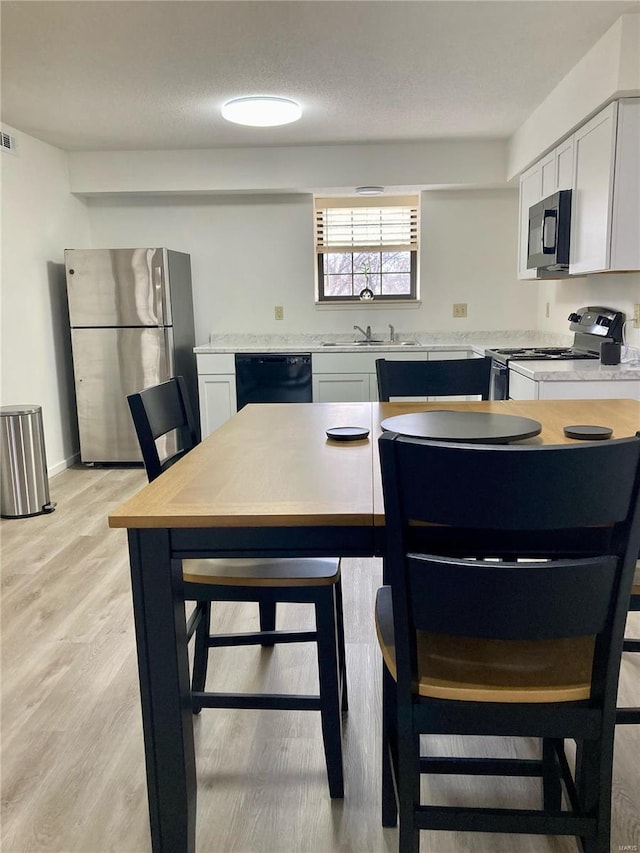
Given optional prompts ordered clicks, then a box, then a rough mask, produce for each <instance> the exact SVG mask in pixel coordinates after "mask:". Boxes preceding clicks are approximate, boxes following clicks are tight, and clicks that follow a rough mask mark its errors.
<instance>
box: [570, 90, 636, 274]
mask: <svg viewBox="0 0 640 853" xmlns="http://www.w3.org/2000/svg"><path fill="white" fill-rule="evenodd" d="M574 140H575V141H574V146H575V147H574V151H575V164H574V178H573V198H572V207H571V250H570V263H569V272H570V273H571V274H574V275H575V274H584V273H593V272H604V271H625V270H637V269H640V239H639V237H638V235H639V234H640V98H625V99H622V100H620V101H614V102H613V103H611V104H609V105H608V106H607V107H605V108H604V109H603V110H601V111H600V112H599V113H598V114H597V115H596V116H594V117H593V118H592V119H591V120H590V121H588V122H587V123H586V124H585V125H583V126H582V127H581V128H579V129H578V130H577V131H576V132H575V134H574Z"/></svg>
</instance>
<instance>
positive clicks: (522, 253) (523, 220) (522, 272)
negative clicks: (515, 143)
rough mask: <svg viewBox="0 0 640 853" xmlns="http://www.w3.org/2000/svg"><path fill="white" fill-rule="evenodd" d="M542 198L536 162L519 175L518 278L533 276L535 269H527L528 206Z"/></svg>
mask: <svg viewBox="0 0 640 853" xmlns="http://www.w3.org/2000/svg"><path fill="white" fill-rule="evenodd" d="M541 198H542V169H541V168H540V164H539V163H536V164H535V165H534V166H532V167H531V168H530V169H527V171H526V172H523V173H522V175H521V176H520V232H519V234H518V278H519V279H527V278H535V277H536V270H535V269H527V255H528V250H529V208H530V207H531V205H532V204H536V203H537V202H539V201H540V199H541Z"/></svg>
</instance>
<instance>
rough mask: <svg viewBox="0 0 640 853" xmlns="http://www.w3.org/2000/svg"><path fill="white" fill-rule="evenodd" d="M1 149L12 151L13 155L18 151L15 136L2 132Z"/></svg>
mask: <svg viewBox="0 0 640 853" xmlns="http://www.w3.org/2000/svg"><path fill="white" fill-rule="evenodd" d="M0 148H1V149H2V150H3V151H10V152H11V153H12V154H13V153H14V152H15V150H16V139H15V136H11V134H10V133H5V132H4V130H2V131H0Z"/></svg>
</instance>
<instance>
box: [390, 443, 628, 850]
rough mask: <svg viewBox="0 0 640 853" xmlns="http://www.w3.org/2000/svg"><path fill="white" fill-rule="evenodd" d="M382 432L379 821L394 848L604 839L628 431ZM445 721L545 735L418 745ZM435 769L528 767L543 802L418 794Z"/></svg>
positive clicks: (524, 770) (624, 598) (487, 731)
mask: <svg viewBox="0 0 640 853" xmlns="http://www.w3.org/2000/svg"><path fill="white" fill-rule="evenodd" d="M379 447H380V458H381V467H382V483H383V493H384V508H385V516H386V543H387V546H386V551H385V568H386V572H387V577H388V585H387V586H383V587H382V588H381V589H380V590H379V591H378V596H377V599H376V611H375V615H376V628H377V633H378V640H379V644H380V647H381V651H382V657H383V661H384V665H383V682H382V685H383V725H382V732H383V734H382V755H383V759H382V823H383V825H384V826H393V825H395V823H396V821H397V820H398V819H399V822H400V832H399V849H400V851H401V853H418V851H419V844H420V842H419V836H420V831H421V830H431V831H436V830H449V831H467V832H477V831H482V832H504V833H525V834H544V835H573V836H576V837H578V838H579V839H580V842H581V849H582V851H583V853H609V849H610V824H611V785H612V768H613V744H614V732H615V723H616V694H617V684H618V674H619V668H620V660H621V655H622V646H623V640H624V630H625V622H626V615H627V611H628V603H629V594H630V590H631V586H632V582H633V575H634V570H635V565H636V558H637V555H638V546H639V543H640V434H639V435H638V436H636V437H634V438H624V439H618V440H616V441H611V442H591V443H589V444H584V445H582V446H566V445H562V446H558V445H555V446H551V445H550V446H537V447H536V446H528V447H527V446H515V445H511V446H496V445H491V446H489V445H480V444H474V445H469V444H449V443H446V442H433V441H425V440H419V439H412V438H405V437H402V436H399V435H397V434H394V433H389V432H388V433H384V434H383V435H382V436H381V437H380V439H379ZM425 483H428V484H429V487H428V488H425V487H424V484H425ZM441 734H454V735H458V736H459V738H460V739H462V738H463V737H464V736H465V735H475V736H477V735H486V736H499V737H509V738H513V739H516V738H526V739H528V740H531V739H539V740H540V742H541V752H540V756H539V757H538V758H528V757H527V758H524V757H523V758H502V757H495V758H475V757H460V755H459V754H458V752H457V750H456V755H455V756H443V757H437V758H435V757H432V756H428V755H425V754H424V753H421V751H420V742H421V736H423V735H441ZM565 739H567V740H573V741H575V743H576V761H575V767H574V768H573V769H572V767H571V765H570V762H569V761H568V759H567V756H566V754H565V748H564V742H565ZM434 773H435V774H447V775H454V776H455V775H456V774H460V775H463V776H471V777H475V776H505V777H510V776H520V777H527V776H531V777H540V779H541V781H542V796H541V799H540V808H537V809H536V808H531V807H522V805H520V806H519V805H518V803H517V802H511V803H510V807H508V808H507V807H504V805H503V804H500V805H501V807H489V806H483V807H470V806H467V805H463V804H461V803H458V802H454V803H451V804H446V805H435V804H427V803H423V802H422V800H421V788H420V777H421V775H422V774H434ZM468 784H469V785H471V784H472V783H471V782H470V783H468ZM563 793H564V803H563ZM434 846H435V847H437V844H435V843H434Z"/></svg>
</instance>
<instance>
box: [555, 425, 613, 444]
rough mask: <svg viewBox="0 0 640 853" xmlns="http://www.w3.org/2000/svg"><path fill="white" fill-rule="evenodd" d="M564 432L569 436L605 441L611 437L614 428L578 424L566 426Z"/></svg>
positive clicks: (585, 439) (583, 439) (584, 439)
mask: <svg viewBox="0 0 640 853" xmlns="http://www.w3.org/2000/svg"><path fill="white" fill-rule="evenodd" d="M564 434H565V435H566V436H567V438H577V439H579V440H582V441H604V440H605V439H606V438H611V436H612V435H613V430H612V429H611V428H610V427H604V426H589V425H577V426H566V427H565V428H564Z"/></svg>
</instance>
